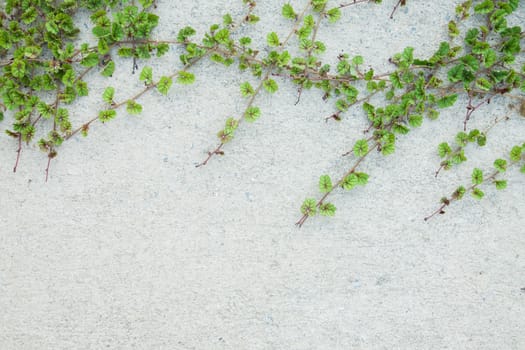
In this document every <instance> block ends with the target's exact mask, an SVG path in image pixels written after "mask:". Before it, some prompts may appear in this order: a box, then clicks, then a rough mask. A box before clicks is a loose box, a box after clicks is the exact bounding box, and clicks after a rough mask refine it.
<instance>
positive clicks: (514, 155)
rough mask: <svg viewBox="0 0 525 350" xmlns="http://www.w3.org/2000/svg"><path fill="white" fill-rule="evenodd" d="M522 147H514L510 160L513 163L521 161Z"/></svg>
mask: <svg viewBox="0 0 525 350" xmlns="http://www.w3.org/2000/svg"><path fill="white" fill-rule="evenodd" d="M521 153H522V150H521V147H520V146H514V147H512V150H511V151H510V160H512V161H513V162H517V161H519V160H520V159H521Z"/></svg>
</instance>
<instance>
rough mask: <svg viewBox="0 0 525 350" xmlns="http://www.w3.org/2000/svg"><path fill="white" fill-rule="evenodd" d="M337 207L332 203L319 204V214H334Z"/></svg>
mask: <svg viewBox="0 0 525 350" xmlns="http://www.w3.org/2000/svg"><path fill="white" fill-rule="evenodd" d="M336 209H337V208H336V207H335V205H333V204H332V203H323V204H321V205H320V206H319V214H321V215H322V216H334V215H335V211H336Z"/></svg>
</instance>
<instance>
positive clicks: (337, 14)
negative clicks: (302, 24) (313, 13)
mask: <svg viewBox="0 0 525 350" xmlns="http://www.w3.org/2000/svg"><path fill="white" fill-rule="evenodd" d="M326 16H327V17H328V22H330V23H335V22H337V21H338V20H339V19H340V18H341V10H339V8H337V7H334V8H333V9H330V10H328V11H327V12H326Z"/></svg>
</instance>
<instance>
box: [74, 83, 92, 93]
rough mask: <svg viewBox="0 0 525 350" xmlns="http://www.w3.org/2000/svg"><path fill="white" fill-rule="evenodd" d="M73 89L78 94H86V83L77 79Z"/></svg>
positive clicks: (87, 91)
mask: <svg viewBox="0 0 525 350" xmlns="http://www.w3.org/2000/svg"><path fill="white" fill-rule="evenodd" d="M75 90H76V92H77V94H78V96H87V95H88V93H89V90H88V86H87V83H86V82H85V81H82V80H78V81H77V82H76V84H75Z"/></svg>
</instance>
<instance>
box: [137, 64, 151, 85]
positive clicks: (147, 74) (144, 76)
mask: <svg viewBox="0 0 525 350" xmlns="http://www.w3.org/2000/svg"><path fill="white" fill-rule="evenodd" d="M139 80H140V81H144V84H145V85H151V83H152V82H153V70H152V68H151V67H147V66H146V67H144V68H142V71H141V72H140V75H139Z"/></svg>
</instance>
